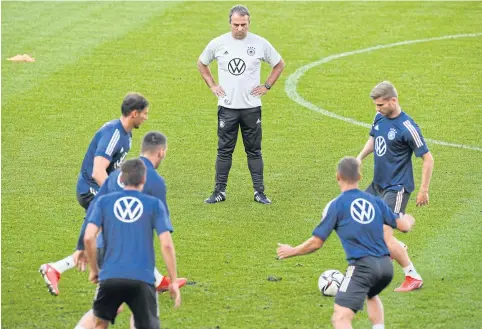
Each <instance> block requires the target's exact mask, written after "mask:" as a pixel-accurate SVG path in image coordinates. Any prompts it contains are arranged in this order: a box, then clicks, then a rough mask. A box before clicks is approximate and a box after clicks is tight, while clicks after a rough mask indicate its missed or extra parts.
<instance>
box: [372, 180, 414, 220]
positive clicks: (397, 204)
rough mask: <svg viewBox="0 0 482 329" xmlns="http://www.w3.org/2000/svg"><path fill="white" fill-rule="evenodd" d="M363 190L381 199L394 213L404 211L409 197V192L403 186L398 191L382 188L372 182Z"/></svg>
mask: <svg viewBox="0 0 482 329" xmlns="http://www.w3.org/2000/svg"><path fill="white" fill-rule="evenodd" d="M365 192H367V193H369V194H371V195H374V196H377V197H379V198H381V199H383V201H385V203H386V204H387V205H388V207H389V208H390V209H391V210H392V211H393V212H394V213H396V214H399V213H403V214H404V213H405V209H406V208H407V204H408V200H409V199H410V193H409V192H407V191H405V189H404V188H403V187H402V189H401V190H400V191H397V190H390V189H382V188H381V187H380V186H379V185H377V184H375V183H373V182H372V183H371V184H370V186H368V187H367V189H366V190H365Z"/></svg>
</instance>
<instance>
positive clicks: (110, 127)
mask: <svg viewBox="0 0 482 329" xmlns="http://www.w3.org/2000/svg"><path fill="white" fill-rule="evenodd" d="M119 122H120V120H119V119H114V120H111V121H108V122H106V123H104V125H103V126H102V127H100V129H99V133H100V134H106V133H111V132H113V131H115V130H116V129H118V128H119Z"/></svg>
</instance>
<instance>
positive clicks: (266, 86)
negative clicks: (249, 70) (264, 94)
mask: <svg viewBox="0 0 482 329" xmlns="http://www.w3.org/2000/svg"><path fill="white" fill-rule="evenodd" d="M264 86H265V88H266V89H268V90H270V89H271V85H270V84H269V83H267V82H265V83H264Z"/></svg>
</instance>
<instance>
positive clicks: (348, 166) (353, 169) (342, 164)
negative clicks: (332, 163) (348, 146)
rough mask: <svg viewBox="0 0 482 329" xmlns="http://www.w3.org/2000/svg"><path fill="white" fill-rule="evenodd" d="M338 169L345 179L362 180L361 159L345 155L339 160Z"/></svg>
mask: <svg viewBox="0 0 482 329" xmlns="http://www.w3.org/2000/svg"><path fill="white" fill-rule="evenodd" d="M336 171H337V172H338V174H339V175H340V177H341V178H342V179H343V180H346V181H348V182H350V183H356V182H358V181H359V180H360V161H358V160H357V159H355V158H353V157H344V158H343V159H341V160H340V161H339V162H338V166H337V168H336Z"/></svg>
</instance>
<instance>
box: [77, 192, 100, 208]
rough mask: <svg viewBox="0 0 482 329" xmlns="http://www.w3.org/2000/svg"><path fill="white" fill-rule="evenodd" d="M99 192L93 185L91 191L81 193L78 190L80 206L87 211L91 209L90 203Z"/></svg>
mask: <svg viewBox="0 0 482 329" xmlns="http://www.w3.org/2000/svg"><path fill="white" fill-rule="evenodd" d="M96 194H97V190H95V189H94V188H93V187H91V188H90V189H89V191H87V192H84V193H80V192H79V191H77V202H79V204H80V206H81V207H82V208H84V209H85V210H86V211H87V209H89V205H90V203H91V202H92V200H93V199H94V197H95V195H96Z"/></svg>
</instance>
